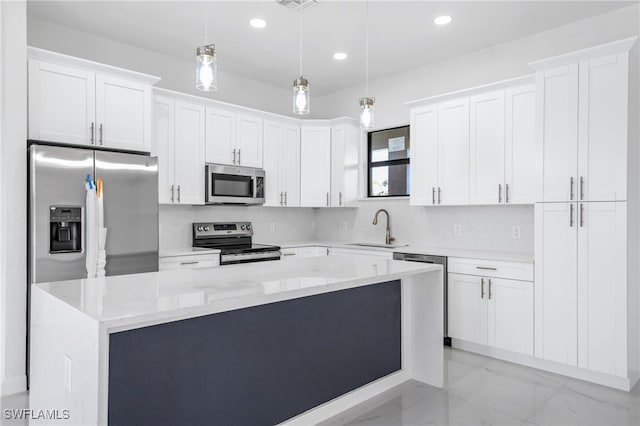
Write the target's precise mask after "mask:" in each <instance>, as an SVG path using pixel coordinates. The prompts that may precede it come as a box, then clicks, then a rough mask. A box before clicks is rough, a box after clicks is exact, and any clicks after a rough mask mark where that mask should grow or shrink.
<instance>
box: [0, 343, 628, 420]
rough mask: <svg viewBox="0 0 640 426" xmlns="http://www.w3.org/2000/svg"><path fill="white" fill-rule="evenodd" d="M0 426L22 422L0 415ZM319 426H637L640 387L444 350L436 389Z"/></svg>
mask: <svg viewBox="0 0 640 426" xmlns="http://www.w3.org/2000/svg"><path fill="white" fill-rule="evenodd" d="M27 406H28V394H27V393H21V394H17V395H10V396H6V397H3V398H2V400H1V404H0V407H1V408H2V410H4V409H7V408H8V409H11V408H26V407H27ZM0 414H4V411H0ZM0 424H2V425H10V426H18V425H20V426H22V425H25V426H26V425H27V424H28V423H27V422H26V421H24V420H23V421H19V420H7V419H5V418H4V415H2V416H0ZM322 425H323V426H336V425H356V426H407V425H474V426H476V425H477V426H480V425H482V426H484V425H529V426H531V425H549V426H552V425H553V426H569V425H594V426H614V425H634V426H639V425H640V385H639V386H636V387H635V389H634V390H633V391H632V392H630V393H628V392H622V391H618V390H615V389H610V388H606V387H603V386H599V385H595V384H591V383H587V382H581V381H578V380H573V379H569V378H567V377H563V376H559V375H556V374H552V373H545V372H543V371H540V370H535V369H532V368H527V367H522V366H519V365H515V364H511V363H508V362H503V361H498V360H494V359H491V358H486V357H483V356H480V355H475V354H472V353H469V352H464V351H460V350H455V349H449V348H446V349H445V387H444V389H438V388H434V387H432V386H428V385H424V384H422V383H419V382H415V381H409V382H405V383H403V384H401V385H400V386H397V387H395V388H393V389H391V390H389V391H388V392H385V393H384V394H381V395H378V396H376V397H374V398H372V399H370V400H368V401H365V402H364V403H362V404H360V405H357V406H355V407H352V408H350V409H349V410H347V411H344V412H343V413H341V414H339V415H337V416H336V417H333V418H331V419H329V420H327V421H325V422H323V423H322ZM176 426H181V425H176ZM212 426H215V425H212Z"/></svg>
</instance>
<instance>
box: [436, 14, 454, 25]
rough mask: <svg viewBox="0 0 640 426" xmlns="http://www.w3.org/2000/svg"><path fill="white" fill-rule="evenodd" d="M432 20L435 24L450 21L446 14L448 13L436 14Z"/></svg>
mask: <svg viewBox="0 0 640 426" xmlns="http://www.w3.org/2000/svg"><path fill="white" fill-rule="evenodd" d="M433 22H435V23H436V25H447V24H448V23H450V22H451V16H448V15H442V16H438V17H437V18H436V19H434V20H433Z"/></svg>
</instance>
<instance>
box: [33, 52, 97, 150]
mask: <svg viewBox="0 0 640 426" xmlns="http://www.w3.org/2000/svg"><path fill="white" fill-rule="evenodd" d="M95 96H96V92H95V73H93V72H90V71H86V70H83V69H78V68H72V67H66V66H62V65H56V64H51V63H48V62H42V61H38V60H34V59H32V60H29V139H39V140H46V141H52V142H67V143H74V144H80V145H90V144H92V143H94V142H95V132H94V129H95V125H96V124H95V105H96V104H95Z"/></svg>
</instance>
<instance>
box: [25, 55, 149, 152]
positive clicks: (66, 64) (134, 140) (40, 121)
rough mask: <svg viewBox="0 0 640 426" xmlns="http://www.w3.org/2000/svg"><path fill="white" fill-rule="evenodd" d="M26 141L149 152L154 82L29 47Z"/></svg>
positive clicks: (143, 76)
mask: <svg viewBox="0 0 640 426" xmlns="http://www.w3.org/2000/svg"><path fill="white" fill-rule="evenodd" d="M29 56H30V59H29V65H28V74H29V75H28V81H29V95H28V96H29V100H28V104H29V105H28V109H29V136H28V137H29V138H30V139H38V140H45V141H51V142H59V143H69V144H79V145H95V146H103V147H107V148H116V149H124V150H130V151H145V152H148V151H150V149H151V128H152V123H151V120H152V119H151V109H152V100H151V85H152V84H154V83H155V82H157V81H158V80H159V79H158V78H157V77H153V76H148V75H144V74H140V73H136V72H132V71H127V70H123V69H119V68H115V67H111V66H108V65H103V64H98V63H95V62H90V61H85V60H82V59H78V58H72V57H69V56H65V55H60V54H57V53H53V52H47V51H43V50H40V49H33V48H29Z"/></svg>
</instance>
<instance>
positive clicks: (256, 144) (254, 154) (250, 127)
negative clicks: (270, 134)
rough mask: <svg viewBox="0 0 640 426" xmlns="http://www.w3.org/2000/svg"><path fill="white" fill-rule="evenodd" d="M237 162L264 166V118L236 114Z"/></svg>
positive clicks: (249, 165) (242, 164)
mask: <svg viewBox="0 0 640 426" xmlns="http://www.w3.org/2000/svg"><path fill="white" fill-rule="evenodd" d="M236 149H237V154H238V159H237V164H238V165H240V166H247V167H262V119H261V118H259V117H254V116H250V115H244V114H238V115H236Z"/></svg>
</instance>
